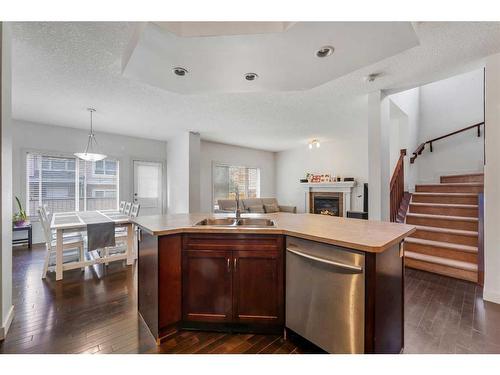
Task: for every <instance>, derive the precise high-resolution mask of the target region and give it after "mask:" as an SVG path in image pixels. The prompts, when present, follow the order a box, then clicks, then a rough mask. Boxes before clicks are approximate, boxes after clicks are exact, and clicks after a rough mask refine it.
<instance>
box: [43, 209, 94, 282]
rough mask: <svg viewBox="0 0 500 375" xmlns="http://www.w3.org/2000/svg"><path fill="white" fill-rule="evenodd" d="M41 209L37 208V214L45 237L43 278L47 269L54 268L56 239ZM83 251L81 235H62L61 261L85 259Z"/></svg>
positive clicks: (51, 269)
mask: <svg viewBox="0 0 500 375" xmlns="http://www.w3.org/2000/svg"><path fill="white" fill-rule="evenodd" d="M42 211H43V210H42V209H39V210H38V216H39V218H40V223H41V225H42V230H43V234H44V238H45V249H46V254H45V260H44V264H43V272H42V279H45V278H46V276H47V271H49V270H50V271H53V270H54V269H55V258H56V240H55V239H54V238H53V235H52V231H51V230H50V223H49V222H48V221H47V219H46V217H45V216H44V213H43V212H42ZM84 251H85V250H84V242H83V238H82V236H81V235H74V236H65V237H63V263H69V262H83V261H85V253H84ZM82 269H83V268H82Z"/></svg>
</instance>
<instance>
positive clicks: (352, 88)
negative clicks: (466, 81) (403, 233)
mask: <svg viewBox="0 0 500 375" xmlns="http://www.w3.org/2000/svg"><path fill="white" fill-rule="evenodd" d="M136 26H137V25H136V24H129V23H113V22H110V23H62V22H57V23H14V24H13V39H14V41H13V117H14V118H16V119H21V120H26V121H33V122H40V123H46V124H53V125H59V126H67V127H74V128H85V129H86V128H87V127H88V114H87V112H86V111H85V108H87V107H89V106H90V107H94V108H96V109H97V113H96V115H95V120H94V124H95V129H96V131H98V132H99V131H101V132H109V133H117V134H124V135H131V136H140V137H145V138H151V139H161V140H167V139H169V138H170V137H172V136H174V135H176V134H178V133H180V132H182V131H197V132H200V133H201V136H202V138H203V139H207V140H213V141H218V142H224V143H231V144H236V145H241V146H248V147H255V148H260V149H266V150H273V151H278V150H283V149H287V148H291V147H294V146H297V145H300V144H305V143H306V142H307V140H308V139H311V138H318V139H320V140H327V139H329V138H333V137H336V136H339V134H341V133H345V132H348V130H349V128H350V127H352V126H357V125H359V124H363V123H365V122H366V95H365V94H366V93H368V92H370V91H373V90H377V89H384V90H388V91H389V92H390V91H395V90H400V89H403V88H409V87H414V86H416V85H420V84H424V83H428V82H431V81H434V80H437V79H441V78H445V77H448V76H451V75H453V74H457V73H460V72H464V71H467V70H472V69H475V68H477V67H479V66H481V59H482V58H484V57H485V56H487V55H490V54H493V53H497V52H500V23H495V22H492V23H472V22H469V23H467V22H452V23H446V22H437V23H436V22H431V23H417V24H415V25H414V27H415V32H416V34H417V36H418V40H419V43H420V44H419V45H418V46H417V47H414V48H411V49H409V50H406V51H404V52H401V53H399V54H397V55H395V56H392V57H389V58H386V59H384V60H382V61H379V62H377V63H374V64H371V65H370V66H367V67H363V68H359V69H357V70H355V71H353V72H352V73H349V74H346V75H343V76H342V77H339V78H336V79H334V80H332V81H330V82H327V83H325V84H323V85H321V86H318V87H315V88H313V89H309V90H303V91H287V92H252V93H219V94H215V93H209V94H198V95H182V94H176V93H172V92H169V91H166V90H162V89H159V88H156V87H154V86H150V85H148V84H145V83H142V82H140V81H137V80H136V79H132V78H129V77H126V76H124V75H123V74H122V70H121V62H122V56H123V54H124V52H125V51H126V49H127V46H128V44H129V42H130V40H131V37H132V34H133V32H134V29H135V28H136ZM296 26H297V25H294V26H293V27H291V28H290V30H293V28H294V27H296ZM315 48H316V47H315ZM359 48H364V46H359ZM373 72H382V73H383V75H382V77H381V78H380V79H378V80H376V81H375V82H373V83H367V82H365V80H364V77H365V76H366V75H368V74H369V73H373ZM296 74H297V73H296V72H291V73H290V79H294V77H295V75H296ZM302 74H303V73H302Z"/></svg>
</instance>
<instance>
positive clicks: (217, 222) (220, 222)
mask: <svg viewBox="0 0 500 375" xmlns="http://www.w3.org/2000/svg"><path fill="white" fill-rule="evenodd" d="M237 222H238V221H237V220H236V219H235V218H232V217H227V218H223V219H212V218H210V219H203V220H202V221H199V222H197V223H196V224H195V225H210V226H225V227H233V226H236V224H237Z"/></svg>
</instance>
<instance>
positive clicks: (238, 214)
mask: <svg viewBox="0 0 500 375" xmlns="http://www.w3.org/2000/svg"><path fill="white" fill-rule="evenodd" d="M235 193H236V197H235V199H236V209H235V210H234V216H235V217H236V219H241V208H240V190H239V188H238V185H236V190H235Z"/></svg>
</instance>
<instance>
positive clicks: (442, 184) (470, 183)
mask: <svg viewBox="0 0 500 375" xmlns="http://www.w3.org/2000/svg"><path fill="white" fill-rule="evenodd" d="M460 185H463V186H483V185H484V184H483V183H482V182H442V183H435V184H417V185H416V186H460Z"/></svg>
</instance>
